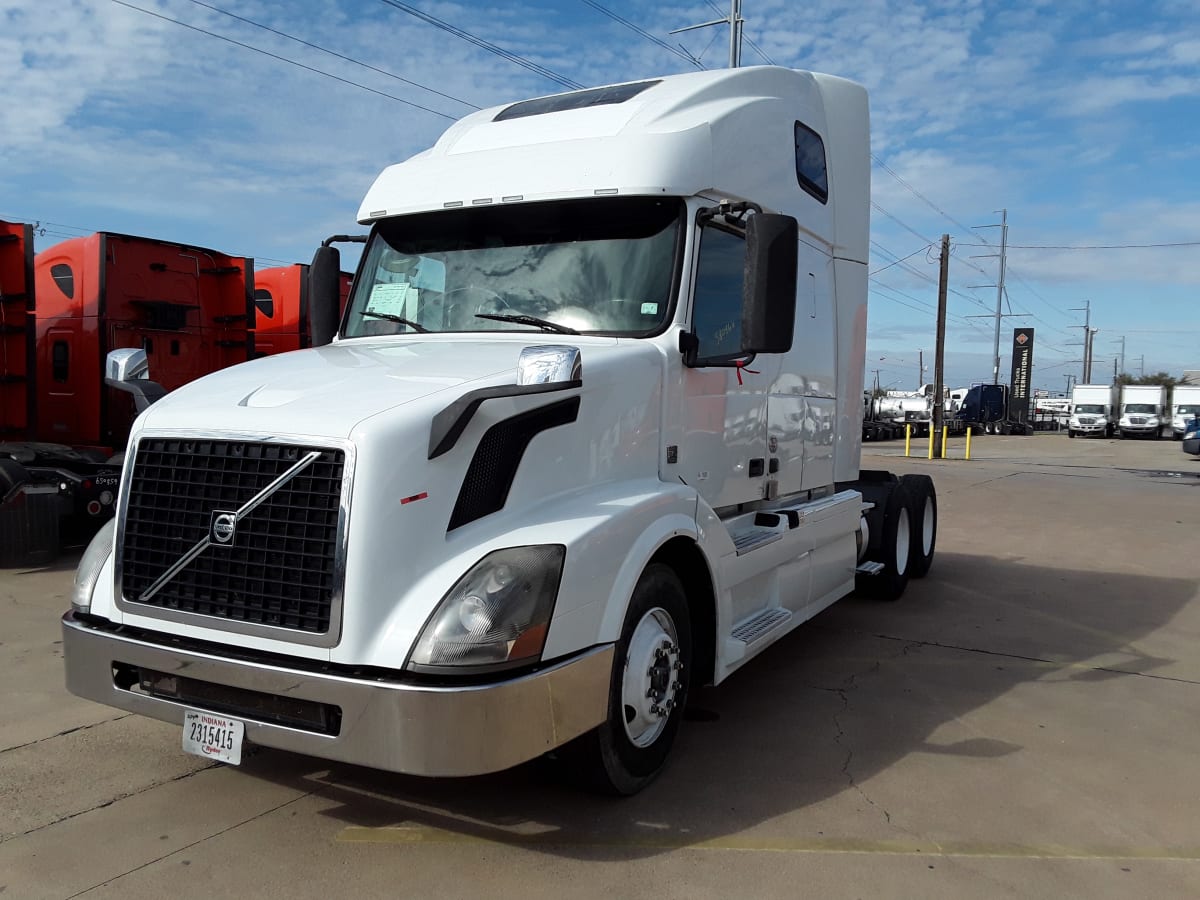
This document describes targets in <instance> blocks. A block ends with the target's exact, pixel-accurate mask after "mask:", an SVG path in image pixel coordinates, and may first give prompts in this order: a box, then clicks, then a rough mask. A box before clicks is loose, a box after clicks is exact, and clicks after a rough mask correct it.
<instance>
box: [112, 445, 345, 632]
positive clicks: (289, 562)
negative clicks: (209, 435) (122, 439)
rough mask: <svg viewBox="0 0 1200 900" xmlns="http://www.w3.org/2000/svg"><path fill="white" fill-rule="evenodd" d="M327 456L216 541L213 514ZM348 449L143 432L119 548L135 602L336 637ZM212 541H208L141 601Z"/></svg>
mask: <svg viewBox="0 0 1200 900" xmlns="http://www.w3.org/2000/svg"><path fill="white" fill-rule="evenodd" d="M310 452H318V453H319V454H320V456H319V457H317V458H316V460H315V461H314V462H312V463H311V464H310V465H308V466H307V467H306V468H304V469H302V470H300V471H299V473H298V474H296V475H295V476H294V477H292V478H291V479H290V480H288V481H286V482H284V483H283V484H281V485H279V486H278V488H277V489H276V490H275V491H274V493H272V494H270V495H269V496H267V497H266V498H265V499H264V500H262V502H261V503H260V504H259V505H258V506H256V507H254V508H253V509H252V510H251V511H250V512H249V513H247V514H246V515H245V516H244V517H243V518H241V519H240V520H238V522H237V523H236V533H235V535H234V537H233V539H232V540H230V541H229V542H228V544H225V545H220V544H217V543H215V542H213V540H212V538H211V537H210V528H212V527H213V525H212V523H213V521H214V513H216V512H218V511H222V512H237V511H238V510H239V509H241V508H242V507H243V506H244V505H245V504H246V503H247V501H249V500H250V499H251V498H253V497H255V496H256V495H257V494H259V492H261V491H262V490H263V489H264V488H266V487H267V486H269V485H270V484H271V483H272V482H274V481H275V480H276V479H277V478H279V477H280V476H281V475H283V474H284V473H285V472H287V471H288V470H289V469H290V468H292V467H293V466H295V465H296V463H297V462H299V461H300V460H302V459H303V458H304V457H305V455H306V454H308V453H310ZM344 468H345V453H344V452H343V451H341V450H330V449H326V448H321V447H306V446H298V445H290V444H277V443H267V442H252V441H218V440H190V439H188V440H184V439H177V438H147V439H143V440H142V441H141V443H140V444H139V445H138V448H137V455H136V458H135V461H134V467H133V476H132V479H131V481H130V487H129V502H128V505H127V508H126V511H125V518H124V537H123V544H122V547H121V551H120V552H121V556H120V561H121V582H122V594H123V595H124V599H125V601H126V602H128V603H139V604H146V605H148V606H152V607H156V608H159V609H163V610H174V611H178V612H183V613H194V614H198V615H204V616H214V617H217V618H220V619H227V620H230V621H231V622H242V623H248V624H253V625H266V626H274V627H277V628H288V629H293V630H296V631H302V632H308V633H312V634H326V633H328V631H329V629H330V618H331V612H332V608H333V600H334V596H335V594H337V593H338V592H339V588H340V585H339V584H337V583H336V580H337V578H338V572H337V570H336V565H335V564H336V560H337V556H338V520H339V515H340V510H341V495H342V475H343V469H344ZM206 538H208V539H209V541H210V546H208V547H206V548H204V549H203V551H202V552H200V553H199V555H197V556H196V557H195V558H194V559H192V560H191V561H190V562H189V563H188V564H187V565H185V566H184V567H183V568H182V569H181V570H180V571H178V572H177V573H176V574H175V575H174V576H173V577H171V578H170V579H168V580H166V581H165V582H164V583H162V584H160V585H159V587H158V589H157V591H155V592H153V594H152V596H149V597H146V598H143V594H146V593H147V592H149V591H150V589H151V588H152V587H153V586H154V585H155V583H156V582H158V581H159V580H160V579H161V578H162V576H163V574H164V573H166V572H167V571H168V570H169V569H170V568H171V567H172V566H175V565H176V564H177V563H178V562H179V561H180V560H181V559H182V558H183V557H184V555H185V554H187V553H188V552H189V551H191V550H193V548H195V547H196V546H197V545H198V544H201V543H202V542H203V541H204V540H205V539H206Z"/></svg>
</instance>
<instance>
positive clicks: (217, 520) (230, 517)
mask: <svg viewBox="0 0 1200 900" xmlns="http://www.w3.org/2000/svg"><path fill="white" fill-rule="evenodd" d="M236 533H237V513H231V512H225V511H223V510H219V509H218V510H214V511H213V514H212V519H211V520H210V521H209V523H208V538H209V540H211V541H212V542H213V543H214V544H220V545H222V546H225V547H227V546H229V545H230V544H231V543H233V536H234V534H236Z"/></svg>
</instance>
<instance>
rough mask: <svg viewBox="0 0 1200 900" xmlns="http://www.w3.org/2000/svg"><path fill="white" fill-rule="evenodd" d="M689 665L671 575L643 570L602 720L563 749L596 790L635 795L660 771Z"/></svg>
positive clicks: (683, 618) (679, 592) (684, 615)
mask: <svg viewBox="0 0 1200 900" xmlns="http://www.w3.org/2000/svg"><path fill="white" fill-rule="evenodd" d="M691 668H692V630H691V618H690V615H689V612H688V606H687V598H686V597H685V595H684V592H683V585H682V584H681V583H680V581H679V578H678V576H677V575H676V574H675V572H674V571H673V570H672V569H671V568H670V567H669V566H666V565H663V564H661V563H652V564H651V565H649V566H647V567H646V571H645V572H643V573H642V577H641V578H640V579H638V583H637V586H636V587H635V588H634V590H633V597H632V598H631V599H630V602H629V610H628V612H627V613H626V614H625V624H624V626H623V627H622V629H621V639H620V640H619V641H618V642H617V646H616V653H615V655H614V663H613V672H612V678H611V681H610V682H609V699H608V719H607V720H606V721H605V722H604V723H603V724H602V725H600V727H599V728H596V729H595V730H593V731H591V732H589V733H587V734H585V735H583V736H582V737H580V738H578V739H577V740H575V741H574V742H572V743H571V744H569V745H567V746H566V747H564V748H563V752H562V754H561V755H562V757H563V758H564V759H565V761H566V762H567V764H568V765H572V766H574V767H576V768H577V769H578V770H579V773H580V774H581V775H582V776H583V777H584V778H585V780H586V781H587V782H588V783H589V784H590V785H591V786H592V787H594V788H596V789H598V790H600V791H602V792H604V793H609V794H618V795H625V796H628V795H630V794H636V793H637V792H638V791H640V790H641V789H642V788H644V787H645V786H646V785H648V784H649V783H650V782H651V781H653V780H654V779H655V778H656V777H658V774H659V773H660V772H661V771H662V769H663V767H664V765H665V764H666V761H667V754H668V753H669V752H670V749H671V745H672V744H673V743H674V741H675V735H676V733H677V732H678V731H679V724H680V722H681V721H682V719H683V708H684V705H685V704H686V703H687V692H688V683H689V680H690V678H691Z"/></svg>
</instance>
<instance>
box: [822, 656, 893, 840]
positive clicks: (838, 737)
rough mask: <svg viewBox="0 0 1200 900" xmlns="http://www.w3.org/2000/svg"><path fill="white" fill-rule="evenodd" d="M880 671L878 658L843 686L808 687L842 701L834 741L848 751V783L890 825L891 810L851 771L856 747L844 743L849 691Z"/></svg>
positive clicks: (845, 772)
mask: <svg viewBox="0 0 1200 900" xmlns="http://www.w3.org/2000/svg"><path fill="white" fill-rule="evenodd" d="M878 672H879V661H878V660H876V661H875V662H874V663H873V664H872V665H871V667H870V668H869V669H867V670H866V671H865V672H853V673H851V674H850V676H849V677H848V678H846V680H845V683H844V684H843V685H842V686H841V687H834V688H828V687H820V686H818V685H813V684H810V685H808V687H809V688H810V689H811V690H814V691H825V692H827V693H830V694H836V695H837V696H838V699H839V700H840V701H841V704H842V709H841V712H840V713H834V714H833V725H834V728H836V729H837V731H836V733H835V734H834V736H833V742H834V744H836V745H837V746H839V747H841V748H842V749H843V750H844V751H845V752H846V758H845V759H844V760H842V769H841V772H842V774H843V775H844V776H845V777H846V784H847V785H849V786H850V787H852V788H853V789H854V790H855V791H857V792H858V795H859V796H860V797H862V798H863V800H865V801H866V802H867V803H869V804H870V805H871V806H872V807H874V808H875V809H877V810H879V812H881V813H883V818H884V819H885V820H886V821H887V823H888V824H889V825H891V824H892V814H891V813H890V812H888V811H887V810H886V809H885V808H884V807H882V806H880V805H879V804H878V803H876V802H875V801H874V800H872V799H871V797H870V796H869V795H868V794H867V792H866V791H864V790H863V789H862V785H860V784H859V783H858V782H857V781H856V780H855V778H854V773H853V772H852V771H850V764H851V763H852V762H853V761H854V748H853V747H851V746H849V745H848V744H846V743H843V738H845V737H846V729H845V727H843V725H842V720H841V715H842V714H844V713H846V712H848V711H849V710H850V697H849V693H850V692H851V691H853V690H854V689H855V688H856V687H858V685H857V683H856V682H857V680H858V679H859V678H860V677H866V676H868V675H874V674H877V673H878Z"/></svg>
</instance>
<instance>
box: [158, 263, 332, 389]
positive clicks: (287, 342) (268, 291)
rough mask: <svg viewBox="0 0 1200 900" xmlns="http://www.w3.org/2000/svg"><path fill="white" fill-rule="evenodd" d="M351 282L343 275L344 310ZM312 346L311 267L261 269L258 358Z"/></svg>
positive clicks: (258, 278)
mask: <svg viewBox="0 0 1200 900" xmlns="http://www.w3.org/2000/svg"><path fill="white" fill-rule="evenodd" d="M351 281H352V276H351V275H350V273H348V272H342V273H341V281H340V288H341V309H343V310H344V309H345V308H346V300H347V298H348V297H349V296H350V282H351ZM309 346H312V341H311V339H310V336H309V322H308V266H307V265H306V264H304V263H296V264H295V265H291V266H275V267H274V268H270V269H259V270H258V271H257V272H255V273H254V355H255V356H270V355H271V354H274V353H286V352H288V351H289V350H301V349H303V348H305V347H309ZM151 371H152V372H153V369H151Z"/></svg>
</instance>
